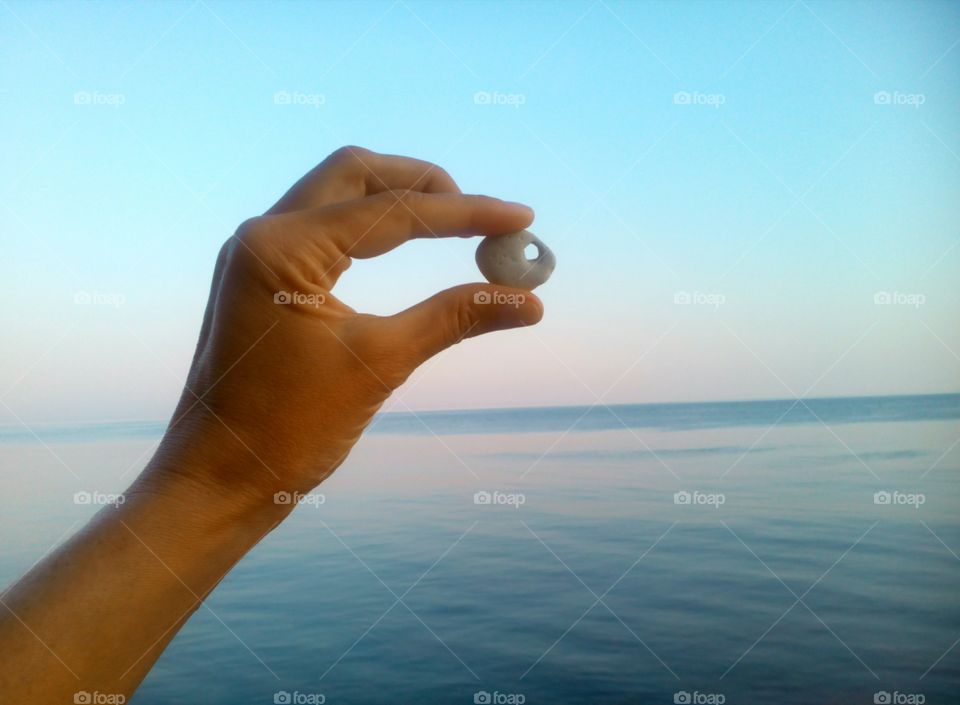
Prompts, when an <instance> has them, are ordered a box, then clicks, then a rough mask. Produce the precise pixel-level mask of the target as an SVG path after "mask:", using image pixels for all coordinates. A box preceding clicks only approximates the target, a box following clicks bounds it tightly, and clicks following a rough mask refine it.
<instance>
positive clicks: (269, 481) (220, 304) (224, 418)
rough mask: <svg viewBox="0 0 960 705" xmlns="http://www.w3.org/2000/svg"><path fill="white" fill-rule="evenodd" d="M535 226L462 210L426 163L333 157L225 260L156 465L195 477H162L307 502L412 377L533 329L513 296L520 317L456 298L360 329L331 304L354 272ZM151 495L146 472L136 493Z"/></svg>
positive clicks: (368, 320)
mask: <svg viewBox="0 0 960 705" xmlns="http://www.w3.org/2000/svg"><path fill="white" fill-rule="evenodd" d="M532 220H533V212H532V211H531V210H530V209H529V208H527V207H526V206H522V205H520V204H516V203H509V202H505V201H501V200H498V199H495V198H490V197H487V196H472V195H464V194H462V193H461V192H460V189H459V188H458V187H457V185H456V183H455V182H454V181H453V179H452V178H450V176H449V175H448V174H447V173H446V172H444V171H443V170H442V169H440V168H439V167H437V166H435V165H433V164H430V163H428V162H422V161H418V160H414V159H409V158H405V157H396V156H387V155H381V154H376V153H374V152H370V151H368V150H365V149H361V148H358V147H345V148H343V149H340V150H338V151H336V152H335V153H333V154H332V155H331V156H330V157H328V158H327V159H326V160H325V161H324V162H323V163H322V164H320V165H319V166H318V167H316V168H315V169H314V170H313V171H311V172H310V173H308V174H307V175H306V176H304V177H303V178H302V179H301V180H300V181H299V182H297V183H296V184H295V185H294V186H293V187H292V188H291V189H290V191H288V192H287V193H286V194H285V195H284V196H283V198H281V199H280V201H279V202H278V203H277V204H276V205H275V206H274V207H273V208H271V209H270V210H269V211H268V212H267V213H266V214H265V215H263V216H260V217H256V218H252V219H250V220H248V221H246V222H245V223H243V224H242V225H241V226H240V228H239V229H238V230H237V232H236V234H235V235H234V236H233V237H231V238H230V239H229V240H228V241H227V242H226V244H225V245H224V246H223V248H222V249H221V251H220V256H219V259H218V261H217V265H216V269H215V271H214V277H213V285H212V288H211V293H210V300H209V303H208V306H207V311H206V314H205V317H204V322H203V327H202V330H201V333H200V340H199V343H198V346H197V351H196V355H195V357H194V361H193V365H192V368H191V370H190V373H189V376H188V379H187V383H186V388H185V390H184V393H183V396H182V398H181V401H180V404H179V405H178V407H177V410H176V412H175V414H174V418H173V420H172V422H171V426H170V428H169V429H168V432H167V434H166V436H165V438H164V441H163V443H162V444H161V448H160V452H159V453H158V457H160V458H164V457H166V458H167V459H170V458H171V457H172V458H174V459H175V458H176V457H177V455H178V454H189V456H190V457H191V462H190V463H187V464H178V463H177V462H175V461H174V462H160V463H158V465H159V466H163V467H164V468H165V470H164V471H163V472H164V473H165V474H169V473H170V472H171V470H170V469H169V468H172V467H179V469H177V470H175V471H172V472H178V473H193V475H194V476H191V477H190V478H189V479H190V480H192V481H196V482H200V483H202V484H204V485H208V486H212V487H213V488H214V489H215V490H217V491H218V492H228V493H231V494H235V495H236V496H245V497H253V498H254V499H255V501H257V502H262V501H267V502H269V501H272V497H273V494H274V493H275V492H277V491H287V492H307V491H309V490H310V489H311V488H313V487H314V486H316V485H317V484H318V483H319V482H321V481H322V480H323V479H324V478H326V477H327V476H329V475H330V474H331V473H332V472H333V471H334V470H335V469H336V468H337V466H339V465H340V463H342V462H343V460H344V458H345V457H346V455H347V453H349V451H350V448H351V447H352V446H353V445H354V443H356V441H357V440H358V438H359V437H360V434H361V433H362V431H363V429H364V428H365V427H366V426H367V424H368V423H369V422H370V420H371V418H372V417H373V415H374V413H375V412H376V411H377V410H378V409H379V408H380V406H381V405H382V404H383V402H384V401H386V399H387V397H388V396H389V395H390V394H391V392H393V390H394V389H396V388H397V387H398V386H400V385H401V384H402V383H403V382H404V380H406V379H407V377H408V376H409V375H410V373H411V372H413V370H414V369H416V367H417V366H418V365H420V364H421V363H423V362H424V361H425V360H427V359H428V358H430V357H431V356H433V355H435V354H437V353H438V352H440V351H442V350H444V349H445V348H447V347H449V346H451V345H454V344H456V343H458V342H460V341H461V340H463V339H464V338H469V337H472V336H475V335H480V334H482V333H488V332H490V331H494V330H499V329H505V328H513V327H517V326H521V325H530V324H533V323H536V322H538V321H539V320H540V318H541V316H542V314H543V308H542V304H541V303H540V301H539V299H537V298H536V297H535V296H534V295H533V294H531V293H530V292H527V291H522V290H510V289H507V288H505V287H497V290H498V291H501V292H504V293H516V294H522V299H521V300H522V301H523V303H522V304H520V305H519V306H515V305H514V304H513V303H511V304H509V305H497V304H496V303H480V302H477V301H476V300H475V294H476V293H477V292H482V291H489V290H492V288H493V287H492V286H491V285H488V284H466V285H463V286H457V287H454V288H452V289H448V290H446V291H442V292H440V293H438V294H436V295H434V296H432V297H430V298H429V299H427V300H425V301H423V302H421V303H419V304H417V305H416V306H413V307H412V308H409V309H407V310H405V311H402V312H400V313H397V314H395V315H392V316H386V317H381V316H373V315H369V314H363V313H357V312H356V311H354V310H353V309H352V308H350V306H348V305H347V304H346V303H344V302H342V301H340V300H339V299H337V298H336V297H335V296H334V294H333V293H332V290H333V288H334V286H335V285H336V282H337V279H338V278H339V277H340V275H341V274H342V273H343V272H344V271H345V270H346V269H347V268H348V267H349V266H350V263H351V261H352V259H354V258H359V259H366V258H369V257H376V256H377V255H381V254H383V253H385V252H387V251H389V250H392V249H393V248H395V247H397V246H399V245H401V244H403V243H404V242H406V241H407V240H409V239H411V238H414V237H445V236H451V235H452V236H460V237H465V236H472V235H500V234H506V233H510V232H514V231H517V230H520V229H522V228H525V227H527V226H528V225H529V224H530V223H531V221H532ZM281 292H285V293H286V294H288V295H290V297H291V298H293V297H292V295H293V294H294V293H296V297H295V298H294V300H289V299H285V298H284V293H281ZM480 298H481V300H482V299H483V297H480ZM198 446H199V448H198ZM198 452H199V453H200V454H201V455H202V456H204V458H205V459H206V460H207V462H201V463H198V462H197V455H198ZM238 457H243V458H244V462H243V463H238V462H235V461H234V459H236V458H238ZM251 458H253V459H255V460H251ZM187 466H188V467H190V468H194V470H187V469H186V467H187ZM196 468H202V470H196ZM241 468H245V469H241ZM251 468H252V469H253V470H252V471H251ZM197 475H199V476H197ZM154 479H155V478H153V477H151V474H150V472H149V469H148V472H147V473H146V474H145V476H144V477H143V478H142V480H141V483H148V484H149V483H150V482H151V481H152V480H154Z"/></svg>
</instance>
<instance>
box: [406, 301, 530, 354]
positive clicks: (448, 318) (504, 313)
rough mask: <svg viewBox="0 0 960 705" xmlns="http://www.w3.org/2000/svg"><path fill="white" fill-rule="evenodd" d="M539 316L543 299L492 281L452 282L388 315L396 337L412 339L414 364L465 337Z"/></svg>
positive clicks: (518, 323)
mask: <svg viewBox="0 0 960 705" xmlns="http://www.w3.org/2000/svg"><path fill="white" fill-rule="evenodd" d="M541 318H543V303H542V302H541V301H540V299H538V298H537V297H536V296H535V295H534V294H532V293H531V292H529V291H526V290H524V289H514V288H511V287H502V286H495V285H493V284H463V285H461V286H455V287H453V288H452V289H446V290H445V291H441V292H439V293H437V294H434V295H433V296H431V297H430V298H429V299H426V300H424V301H421V302H420V303H418V304H417V305H415V306H412V307H410V308H408V309H407V310H405V311H401V312H400V313H398V314H396V315H394V316H391V319H392V322H393V323H394V324H395V325H396V326H397V327H398V329H399V330H398V333H399V335H398V337H399V338H406V339H408V340H412V342H413V347H414V349H415V350H416V351H418V353H419V357H420V359H419V361H418V364H419V363H422V362H424V361H426V360H427V359H429V358H431V357H433V356H434V355H436V354H437V353H438V352H440V351H442V350H445V349H446V348H449V347H450V346H451V345H455V344H456V343H459V342H460V341H461V340H463V339H465V338H472V337H474V336H477V335H483V334H484V333H490V332H492V331H495V330H506V329H508V328H519V327H520V326H529V325H533V324H534V323H538V322H539V321H540V319H541Z"/></svg>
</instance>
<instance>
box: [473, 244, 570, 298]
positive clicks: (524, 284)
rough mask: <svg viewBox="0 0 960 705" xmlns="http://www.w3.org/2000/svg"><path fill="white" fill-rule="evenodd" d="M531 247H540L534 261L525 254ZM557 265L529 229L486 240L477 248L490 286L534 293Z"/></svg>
mask: <svg viewBox="0 0 960 705" xmlns="http://www.w3.org/2000/svg"><path fill="white" fill-rule="evenodd" d="M530 244H533V245H534V246H535V247H536V248H537V255H536V257H534V258H533V259H527V256H526V255H525V254H524V252H523V251H524V250H525V249H526V247H527V245H530ZM556 264H557V258H556V257H554V255H553V252H551V251H550V248H549V247H547V246H546V245H544V244H543V242H542V241H541V240H540V238H538V237H537V236H536V235H534V234H533V233H532V232H530V231H529V230H521V231H520V232H516V233H511V234H510V235H495V236H492V237H485V238H483V240H482V241H481V242H480V245H479V246H478V247H477V266H478V267H479V268H480V272H481V273H482V274H483V276H484V277H486V279H487V281H488V282H490V283H491V284H499V285H501V286H513V287H518V288H521V289H527V290H528V291H532V290H533V289H536V288H537V287H538V286H540V285H541V284H543V283H544V282H545V281H547V279H549V278H550V275H551V274H553V268H554V267H555V266H556Z"/></svg>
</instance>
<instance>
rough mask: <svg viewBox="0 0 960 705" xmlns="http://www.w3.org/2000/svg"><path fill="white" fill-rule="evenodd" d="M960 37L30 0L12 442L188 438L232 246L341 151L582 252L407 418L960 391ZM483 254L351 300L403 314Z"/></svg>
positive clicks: (651, 18)
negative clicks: (508, 216)
mask: <svg viewBox="0 0 960 705" xmlns="http://www.w3.org/2000/svg"><path fill="white" fill-rule="evenodd" d="M958 39H960V8H958V7H957V6H956V5H953V4H950V3H935V2H929V3H872V2H870V3H868V2H864V3H821V2H769V3H760V2H752V3H721V2H706V3H660V4H655V3H618V2H613V1H611V0H603V1H599V2H593V3H590V2H587V3H574V2H569V3H566V2H564V3H475V4H462V3H419V2H393V3H391V2H384V3H369V4H364V3H345V4H337V3H316V4H306V3H302V4H299V3H298V4H284V3H262V4H261V3H220V2H206V1H200V2H184V3H172V2H171V3H162V4H160V3H158V4H135V5H134V4H129V5H128V4H117V3H104V4H98V3H83V4H80V3H66V4H64V3H20V2H9V3H7V2H4V3H2V5H0V54H2V61H0V71H2V80H3V87H4V91H3V95H4V104H3V111H2V113H0V124H2V128H3V129H2V131H0V135H2V136H0V140H2V153H3V154H4V159H3V160H2V163H0V192H2V193H3V205H4V207H3V220H2V222H3V227H2V235H0V237H2V248H3V258H2V262H0V274H2V276H3V282H4V293H5V305H4V306H3V307H2V308H0V326H2V329H3V330H4V336H3V340H4V343H3V355H2V357H0V400H2V401H3V402H4V405H0V422H15V421H16V420H17V417H19V418H22V419H24V420H26V421H28V422H31V421H48V420H82V419H119V418H163V417H165V416H167V415H168V414H169V413H170V411H171V409H172V405H173V403H174V401H175V399H176V397H177V395H178V394H179V386H180V382H181V381H182V378H183V375H184V374H185V372H186V368H187V365H188V363H189V359H190V355H191V354H192V349H193V345H194V341H195V338H196V334H197V331H198V329H199V323H200V316H201V313H202V310H203V306H204V303H205V299H206V295H207V290H208V286H209V278H210V273H211V270H212V266H213V261H214V257H215V254H216V252H217V250H218V248H219V246H220V244H221V243H222V241H223V240H224V239H225V238H227V237H228V236H229V235H230V234H231V232H232V231H233V229H234V228H235V227H236V225H237V224H238V223H239V222H241V221H242V220H243V219H244V218H246V217H248V216H250V215H254V214H257V213H260V212H262V211H263V210H264V209H266V208H267V207H268V206H269V205H270V204H271V203H272V202H273V201H274V200H275V199H276V198H277V197H278V196H279V195H280V194H281V193H282V192H283V191H284V190H285V189H286V188H287V186H289V185H290V184H291V183H292V182H293V181H295V180H296V179H297V178H299V176H300V175H302V174H303V173H304V172H305V171H307V170H308V169H309V168H311V167H312V166H313V165H314V164H316V163H317V162H318V161H319V160H321V159H322V158H323V157H324V156H325V155H326V154H327V153H329V152H330V151H332V150H333V149H335V148H336V147H338V146H340V145H342V144H360V145H363V146H366V147H369V148H371V149H376V150H379V151H384V152H392V153H400V154H408V155H411V156H416V157H419V158H423V159H429V160H432V161H436V162H438V163H440V164H442V165H443V166H444V167H445V168H447V170H448V171H450V172H451V174H453V176H454V177H455V178H456V179H457V180H458V181H459V183H460V185H461V186H462V188H463V189H464V190H465V191H474V192H482V193H490V194H493V195H497V196H501V197H504V198H509V199H511V200H520V201H524V202H526V203H528V204H530V205H531V206H533V207H534V208H535V209H536V211H537V221H536V223H535V225H534V227H533V228H532V229H533V230H534V231H535V232H536V233H537V234H538V235H540V236H541V237H542V238H543V239H544V240H545V241H546V242H547V243H548V244H549V245H551V246H552V247H553V248H554V250H555V251H556V253H557V257H558V268H557V271H556V273H555V275H554V277H553V278H552V279H551V281H550V282H549V283H547V284H546V285H544V286H543V287H542V289H540V290H538V293H539V294H540V295H541V298H542V299H543V300H544V302H545V305H546V318H545V320H544V321H543V323H542V324H541V325H540V326H538V327H536V328H535V329H531V330H524V331H511V332H509V333H505V334H501V335H497V336H488V337H486V338H484V339H482V340H474V341H471V342H469V343H467V344H465V345H462V346H459V347H458V348H457V349H455V350H453V351H450V352H449V353H447V354H445V355H444V356H443V357H441V358H438V359H436V360H435V361H432V362H431V363H429V364H428V365H427V367H426V368H425V369H422V370H421V371H420V372H418V373H417V374H416V375H415V376H414V377H413V378H412V379H411V381H410V382H409V383H408V385H407V388H406V389H403V390H401V392H400V394H401V395H402V399H403V404H404V405H408V406H410V407H412V408H462V407H484V406H535V405H542V404H577V403H593V402H595V401H596V400H597V399H598V398H601V399H602V400H603V401H604V402H607V403H614V402H647V401H649V402H655V401H673V400H701V399H703V400H706V399H749V398H769V397H784V396H794V395H800V394H809V395H811V396H834V395H846V394H896V393H913V392H944V391H956V390H957V389H958V388H960V358H958V351H960V327H958V326H957V325H956V323H957V320H958V313H960V288H958V287H957V281H960V277H958V274H960V247H958V246H957V244H958V242H960V227H958V224H960V217H958V216H960V205H958V204H960V199H958V198H957V195H958V193H960V156H958V155H960V119H958V116H960V90H958V89H960V71H958V68H960V47H958V46H957V40H958ZM278 93H280V94H281V95H289V96H292V99H291V100H290V102H289V103H284V102H283V100H282V99H281V100H280V101H279V102H278V100H277V98H276V96H277V94H278ZM478 94H479V96H478ZM487 98H489V100H487ZM474 246H475V243H472V242H470V241H459V240H458V241H444V242H417V243H412V244H410V245H408V246H405V247H404V248H402V249H401V250H398V251H396V252H394V253H391V254H390V255H388V256H387V257H384V258H382V259H381V260H378V261H374V262H362V263H358V264H357V265H355V266H354V267H353V268H352V269H351V270H350V272H348V273H347V274H346V275H345V277H344V279H343V280H342V281H341V285H340V287H339V288H338V294H339V295H340V296H341V297H342V298H343V299H344V300H346V301H347V302H348V303H350V304H352V305H354V306H355V307H356V308H359V309H362V310H367V311H370V312H374V313H389V312H392V311H396V310H399V309H401V308H405V307H406V306H408V305H410V304H412V303H414V302H416V301H418V300H420V299H422V298H424V297H426V296H428V295H430V294H431V293H432V292H434V291H436V290H438V289H440V288H444V287H447V286H451V285H453V284H456V283H460V282H465V281H476V280H478V279H479V278H480V277H479V273H478V272H477V271H476V267H475V265H474V264H473V249H474ZM78 292H85V293H86V294H89V295H90V300H91V301H92V303H89V304H85V303H76V302H75V301H76V299H75V296H76V294H77V293H78ZM878 294H879V295H880V298H879V301H880V302H881V303H879V304H878V303H875V299H876V297H877V295H878ZM885 297H886V298H885ZM79 300H80V301H81V302H83V301H85V300H86V299H83V298H82V297H81V299H79ZM687 300H689V301H690V303H684V302H685V301H687ZM887 300H889V301H890V303H884V302H885V301H887ZM117 303H119V304H120V305H115V304H117Z"/></svg>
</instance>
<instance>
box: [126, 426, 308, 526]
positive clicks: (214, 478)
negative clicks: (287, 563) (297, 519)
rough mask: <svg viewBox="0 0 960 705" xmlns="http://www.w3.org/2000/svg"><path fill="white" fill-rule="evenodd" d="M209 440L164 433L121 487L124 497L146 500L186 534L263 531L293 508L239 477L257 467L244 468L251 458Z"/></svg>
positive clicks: (266, 487)
mask: <svg viewBox="0 0 960 705" xmlns="http://www.w3.org/2000/svg"><path fill="white" fill-rule="evenodd" d="M215 445H216V444H214V443H210V442H197V443H184V442H182V441H178V442H176V443H169V442H168V439H166V438H165V439H164V441H163V442H161V444H160V448H158V450H157V453H156V454H155V455H154V457H153V458H152V459H151V460H150V462H149V463H148V464H147V466H146V468H144V470H143V472H142V473H141V474H140V476H139V477H138V478H137V479H136V481H135V482H134V483H133V485H131V487H130V488H129V489H128V490H127V500H128V501H136V502H149V503H150V504H151V506H152V507H153V508H154V509H155V510H156V511H157V512H158V513H160V514H163V515H165V516H169V517H170V519H175V521H176V522H177V526H178V528H179V529H182V530H183V531H186V532H190V533H197V532H203V533H207V534H209V533H211V532H223V531H226V532H234V531H239V532H241V533H244V534H247V533H251V534H256V535H259V536H262V535H263V534H265V533H267V532H268V531H270V529H272V528H273V527H274V526H275V525H276V524H278V523H280V522H281V521H283V519H285V518H286V517H287V516H288V515H289V514H290V512H291V510H292V509H293V507H292V506H291V505H289V504H283V503H277V502H275V501H274V497H273V494H272V493H271V492H270V485H269V483H260V482H249V481H246V480H244V479H243V478H245V477H247V476H248V475H249V474H250V473H251V472H257V470H255V469H251V468H250V467H249V466H250V465H251V463H255V462H256V460H255V459H254V458H253V457H252V456H250V455H249V454H246V456H245V457H241V456H239V455H237V456H234V454H232V453H229V452H224V451H223V450H222V449H221V448H217V447H215ZM263 472H266V471H265V470H264V471H263ZM258 532H259V533H258Z"/></svg>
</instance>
